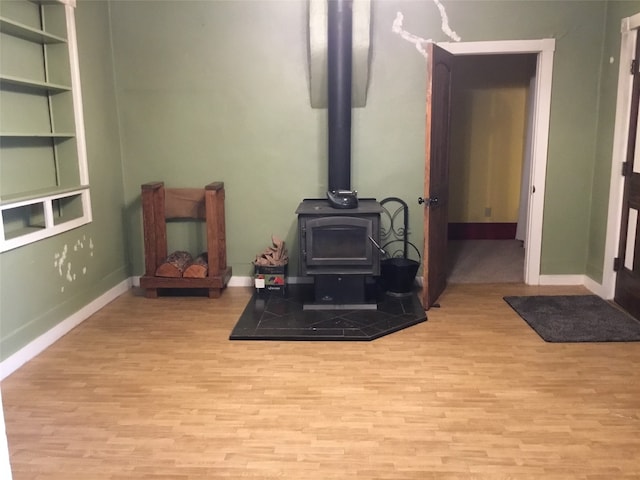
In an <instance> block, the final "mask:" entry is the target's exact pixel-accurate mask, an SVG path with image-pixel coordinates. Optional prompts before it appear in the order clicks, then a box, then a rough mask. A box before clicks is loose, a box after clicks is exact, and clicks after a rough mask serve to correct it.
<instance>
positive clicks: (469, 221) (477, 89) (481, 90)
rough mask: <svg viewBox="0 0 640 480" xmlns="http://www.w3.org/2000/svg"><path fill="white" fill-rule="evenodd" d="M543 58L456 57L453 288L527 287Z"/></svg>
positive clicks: (451, 170) (450, 253)
mask: <svg viewBox="0 0 640 480" xmlns="http://www.w3.org/2000/svg"><path fill="white" fill-rule="evenodd" d="M536 60H537V55H536V54H531V53H528V54H527V53H524V54H501V55H497V54H487V55H458V56H456V57H455V62H454V71H453V82H452V91H451V132H450V135H451V153H450V159H449V207H448V210H449V212H448V213H449V228H448V239H449V248H448V260H449V264H448V281H449V283H522V282H524V262H525V248H526V245H525V240H526V227H527V211H528V209H527V207H528V195H527V192H528V190H529V171H530V165H531V156H530V155H529V153H530V143H531V142H530V140H531V125H532V120H533V119H532V116H531V114H532V110H533V109H532V106H533V100H534V97H533V92H534V88H535V81H534V80H535V76H536Z"/></svg>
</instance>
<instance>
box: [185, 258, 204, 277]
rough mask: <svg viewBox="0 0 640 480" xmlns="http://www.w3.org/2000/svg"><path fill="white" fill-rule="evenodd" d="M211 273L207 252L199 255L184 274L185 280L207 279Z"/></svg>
mask: <svg viewBox="0 0 640 480" xmlns="http://www.w3.org/2000/svg"><path fill="white" fill-rule="evenodd" d="M208 272H209V262H208V257H207V252H204V253H201V254H200V255H198V256H197V257H196V258H195V259H194V260H193V262H191V265H189V266H188V267H187V268H185V270H184V272H182V276H183V277H184V278H205V277H206V276H207V273H208Z"/></svg>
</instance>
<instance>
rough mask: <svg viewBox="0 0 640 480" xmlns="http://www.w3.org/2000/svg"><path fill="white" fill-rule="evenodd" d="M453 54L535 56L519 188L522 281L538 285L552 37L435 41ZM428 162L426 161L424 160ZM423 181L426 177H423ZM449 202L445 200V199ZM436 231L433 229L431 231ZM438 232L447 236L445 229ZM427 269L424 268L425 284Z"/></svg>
mask: <svg viewBox="0 0 640 480" xmlns="http://www.w3.org/2000/svg"><path fill="white" fill-rule="evenodd" d="M438 45H439V46H440V47H442V48H443V49H445V50H447V51H449V52H451V53H452V54H454V55H455V56H462V55H505V54H508V55H511V54H532V55H533V56H535V59H536V60H535V76H534V77H533V78H532V80H531V86H530V92H531V100H530V105H531V108H530V112H531V126H530V129H529V133H530V145H529V147H528V148H527V149H526V150H527V151H528V152H529V153H530V158H531V164H530V167H529V168H526V167H525V168H524V169H523V170H525V171H526V172H527V173H528V175H529V179H530V180H529V186H528V187H527V188H524V189H523V190H522V193H523V198H524V197H526V201H521V204H522V205H523V206H526V231H525V233H524V242H525V244H526V247H527V248H526V250H525V252H524V254H525V258H524V274H523V278H524V282H525V283H527V284H530V285H537V284H539V282H540V253H541V249H542V219H543V210H544V191H545V175H546V167H547V150H548V135H549V115H550V108H551V82H552V74H553V53H554V49H555V40H553V39H541V40H509V41H495V42H493V41H490V42H459V43H451V42H443V43H439V44H438ZM427 162H429V160H428V159H427ZM425 182H426V180H425ZM445 201H448V199H445ZM433 233H434V234H435V232H433ZM438 235H445V236H446V235H447V232H446V231H443V232H441V233H438ZM427 276H428V272H426V271H425V273H424V278H425V284H426V283H428V282H427V280H426V278H427Z"/></svg>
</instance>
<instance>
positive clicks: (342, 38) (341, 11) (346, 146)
mask: <svg viewBox="0 0 640 480" xmlns="http://www.w3.org/2000/svg"><path fill="white" fill-rule="evenodd" d="M327 4H328V30H327V84H328V116H329V125H328V137H329V190H330V191H332V190H351V63H352V59H351V56H352V53H351V52H352V17H353V15H352V1H351V0H328V1H327Z"/></svg>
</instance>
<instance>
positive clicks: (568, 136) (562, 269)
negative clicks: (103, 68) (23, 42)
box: [111, 0, 606, 275]
mask: <svg viewBox="0 0 640 480" xmlns="http://www.w3.org/2000/svg"><path fill="white" fill-rule="evenodd" d="M445 6H446V8H447V12H448V14H449V21H450V24H451V26H452V28H453V29H454V30H456V31H457V33H458V34H459V35H460V36H461V37H462V39H463V40H464V41H475V40H508V39H538V38H549V37H552V38H556V40H557V42H556V55H555V62H554V79H553V80H554V86H553V92H552V111H551V133H550V139H549V161H548V176H547V191H546V208H545V218H544V233H543V251H542V273H543V274H577V273H584V272H585V262H586V258H587V252H588V248H589V247H588V232H589V225H590V211H589V204H590V201H591V190H592V186H593V173H594V160H595V140H594V139H595V137H596V131H597V126H598V123H597V116H596V115H597V108H598V87H599V82H598V76H599V73H600V68H601V62H600V55H601V50H602V42H603V39H604V31H603V26H604V19H605V15H606V8H605V3H604V2H594V1H585V2H578V1H568V2H560V1H556V2H546V1H542V2H535V1H526V2H523V1H510V2H504V1H497V2H490V1H483V2H475V1H456V2H445ZM398 11H401V12H403V13H404V16H405V28H406V29H407V30H409V31H411V32H412V33H415V34H417V35H420V36H422V37H425V38H429V37H432V38H434V39H435V40H436V41H444V40H446V38H445V36H444V34H443V33H442V32H441V30H440V17H439V15H438V11H437V8H436V7H435V5H434V3H433V2H431V1H430V0H423V1H391V0H387V1H374V2H372V15H371V18H372V42H371V44H372V52H371V53H372V55H371V72H370V80H369V91H368V98H367V105H366V107H365V108H360V109H355V110H354V114H353V167H352V168H353V172H352V186H353V187H354V188H356V189H357V190H358V191H359V193H360V195H361V196H371V197H376V198H384V197H386V196H391V195H394V196H399V197H402V198H404V199H405V200H407V201H408V202H409V203H410V204H411V215H410V217H411V230H412V235H411V239H412V241H414V243H417V244H420V243H421V241H422V238H421V237H422V235H421V232H422V222H421V214H422V210H421V208H420V207H419V206H418V205H417V204H416V202H415V199H416V198H417V197H418V196H420V195H421V194H422V188H423V187H422V183H423V181H422V178H423V171H424V165H423V162H424V160H423V156H424V132H423V130H424V116H425V63H424V59H423V58H422V57H421V56H420V55H419V54H418V53H417V52H416V50H415V49H414V47H413V46H412V45H410V44H409V43H407V42H405V41H404V40H402V39H400V38H399V37H398V36H397V35H395V34H393V33H392V32H391V24H392V22H393V20H394V18H395V16H396V12H398ZM111 20H112V29H113V30H112V34H113V42H114V58H115V71H116V79H117V82H116V83H117V86H118V89H117V101H118V105H119V108H120V112H121V129H122V130H121V132H122V140H123V162H124V171H125V199H126V203H127V209H128V212H129V213H130V214H131V215H130V217H129V219H128V221H129V226H130V230H131V237H130V242H129V247H130V253H131V259H132V263H133V266H134V268H133V273H134V274H140V273H142V269H143V267H142V265H143V248H142V235H141V227H140V208H139V188H140V184H141V183H144V182H147V181H151V180H165V182H166V183H167V184H168V185H169V186H199V185H204V184H205V183H207V182H208V181H210V180H222V181H224V182H225V185H226V190H227V237H228V238H227V244H228V246H229V262H230V264H231V265H232V266H233V268H234V274H235V275H248V274H249V273H250V262H251V260H252V258H253V257H254V255H255V254H256V253H257V252H259V251H261V250H262V249H263V248H264V246H265V245H266V243H267V242H268V240H269V238H270V235H271V234H272V233H275V234H278V235H281V236H284V237H285V238H286V240H287V241H288V243H289V245H290V247H292V248H295V239H294V232H295V223H296V218H295V215H294V211H295V209H296V206H297V204H298V202H299V201H300V199H302V198H304V197H313V196H322V195H324V191H325V189H326V163H327V161H326V146H325V144H326V124H325V123H326V111H324V110H314V109H312V108H311V107H310V101H309V93H308V62H307V37H306V35H307V33H306V29H307V3H306V2H305V1H303V0H299V1H291V0H284V1H242V2H237V1H227V2H225V1H204V2H189V1H158V2H155V1H127V2H113V4H112V17H111ZM189 235H191V236H193V235H192V234H184V236H185V237H188V236H189ZM178 241H179V240H178V239H177V237H176V240H175V242H178ZM182 241H183V242H188V241H190V239H189V238H185V239H184V240H182ZM183 245H184V244H178V243H174V245H173V247H174V248H176V249H177V248H183ZM292 271H295V266H294V267H293V270H292Z"/></svg>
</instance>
